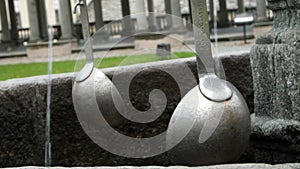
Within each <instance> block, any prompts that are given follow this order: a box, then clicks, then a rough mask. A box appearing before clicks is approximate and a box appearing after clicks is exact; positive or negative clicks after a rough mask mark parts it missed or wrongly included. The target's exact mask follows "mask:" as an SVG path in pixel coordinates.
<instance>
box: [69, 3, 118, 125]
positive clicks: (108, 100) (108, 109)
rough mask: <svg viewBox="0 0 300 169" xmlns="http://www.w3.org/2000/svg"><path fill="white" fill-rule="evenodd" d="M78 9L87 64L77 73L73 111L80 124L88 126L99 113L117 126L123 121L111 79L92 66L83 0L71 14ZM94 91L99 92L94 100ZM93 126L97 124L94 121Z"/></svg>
mask: <svg viewBox="0 0 300 169" xmlns="http://www.w3.org/2000/svg"><path fill="white" fill-rule="evenodd" d="M78 7H80V16H81V21H82V32H83V38H84V41H85V45H84V51H85V56H86V64H85V66H84V67H83V68H82V69H81V70H80V72H78V73H77V75H76V77H75V81H74V83H73V89H72V96H73V104H74V108H75V110H76V112H79V113H77V116H78V119H85V120H84V121H83V120H81V121H80V123H81V124H82V125H90V123H91V122H93V121H94V120H95V118H94V116H95V114H97V113H98V111H101V113H102V115H103V116H104V117H106V119H105V120H106V121H107V122H108V123H109V124H110V125H111V126H118V125H119V124H120V123H121V122H122V117H121V116H120V115H119V113H118V110H117V109H116V107H115V106H114V104H113V101H112V100H113V99H112V93H113V94H115V95H117V96H119V95H118V92H117V90H116V88H115V86H114V85H113V83H112V82H111V80H110V79H109V78H108V77H106V75H105V74H104V73H103V72H101V71H100V70H99V69H97V68H95V67H94V57H93V47H92V38H91V37H90V28H89V18H88V9H87V4H86V0H79V1H78V2H77V3H76V4H75V6H74V13H76V12H77V8H78ZM96 91H99V92H98V93H97V97H96ZM117 98H119V97H117ZM95 106H97V107H95ZM95 123H97V122H96V121H95ZM86 128H88V126H86Z"/></svg>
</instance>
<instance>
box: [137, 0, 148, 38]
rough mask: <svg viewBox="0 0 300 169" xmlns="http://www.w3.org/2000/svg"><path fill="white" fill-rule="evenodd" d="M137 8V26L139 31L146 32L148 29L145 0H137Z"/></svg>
mask: <svg viewBox="0 0 300 169" xmlns="http://www.w3.org/2000/svg"><path fill="white" fill-rule="evenodd" d="M135 9H136V11H137V16H136V20H137V27H138V31H139V32H144V31H146V30H147V29H148V23H147V16H146V7H145V0H139V1H136V4H135Z"/></svg>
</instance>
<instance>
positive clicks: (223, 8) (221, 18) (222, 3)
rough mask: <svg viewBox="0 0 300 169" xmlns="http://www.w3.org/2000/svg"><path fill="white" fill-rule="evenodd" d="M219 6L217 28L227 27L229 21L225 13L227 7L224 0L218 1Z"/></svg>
mask: <svg viewBox="0 0 300 169" xmlns="http://www.w3.org/2000/svg"><path fill="white" fill-rule="evenodd" d="M219 5H220V12H219V17H218V18H219V26H220V27H228V26H229V20H228V12H227V5H226V0H219Z"/></svg>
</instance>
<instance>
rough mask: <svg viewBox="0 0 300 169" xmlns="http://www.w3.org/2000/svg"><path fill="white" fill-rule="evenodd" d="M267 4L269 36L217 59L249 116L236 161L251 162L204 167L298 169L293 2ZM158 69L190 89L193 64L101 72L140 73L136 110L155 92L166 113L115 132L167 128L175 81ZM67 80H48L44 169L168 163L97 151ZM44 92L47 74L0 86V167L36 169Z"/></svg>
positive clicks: (40, 159)
mask: <svg viewBox="0 0 300 169" xmlns="http://www.w3.org/2000/svg"><path fill="white" fill-rule="evenodd" d="M268 2H269V7H270V8H271V9H272V10H273V11H274V14H275V18H274V26H273V28H272V30H270V31H269V32H267V33H264V34H263V35H261V36H260V37H258V38H257V40H256V45H254V46H253V48H252V50H251V53H250V54H243V55H233V56H222V57H221V62H222V63H223V66H224V70H225V73H226V76H227V80H228V81H230V82H231V83H232V84H233V85H235V86H236V87H237V88H238V89H239V91H240V92H241V94H242V96H243V97H244V98H245V100H246V102H247V104H248V107H249V109H250V113H251V114H252V123H251V127H252V134H251V140H250V143H251V144H250V146H249V147H248V149H247V150H246V151H245V152H244V154H243V155H242V157H241V158H240V159H239V160H237V161H236V163H251V164H226V165H219V166H213V167H211V166H210V168H299V167H300V166H299V164H297V162H298V161H299V160H300V155H299V154H300V148H299V147H300V146H299V145H300V86H299V84H300V80H299V79H300V78H299V77H300V72H299V71H300V68H299V65H300V57H299V56H300V50H299V49H300V48H299V25H300V23H299V20H300V18H299V16H300V13H299V11H300V2H299V0H268ZM250 60H251V61H250ZM183 65H188V67H189V68H190V69H191V71H192V72H193V74H194V76H195V77H193V78H190V77H186V76H185V74H180V70H181V68H182V66H183ZM162 67H163V68H165V69H169V70H171V71H176V72H179V74H180V77H181V80H182V81H183V82H186V83H185V84H186V85H185V88H184V91H183V93H184V94H186V93H187V92H188V91H189V90H191V89H192V88H193V87H194V86H195V85H196V84H197V68H196V61H195V59H194V58H193V59H179V60H171V61H162V62H157V63H146V64H139V65H132V66H124V67H122V68H121V69H122V71H117V70H116V68H110V69H104V70H103V72H104V73H105V75H107V76H108V77H109V78H110V79H112V76H113V75H114V76H115V74H114V73H115V72H116V73H117V75H118V76H127V75H128V74H132V73H134V72H140V73H139V74H138V75H137V76H136V77H135V78H134V79H133V81H132V84H131V89H132V90H131V93H130V97H131V100H133V102H134V106H135V107H138V108H139V109H147V106H148V100H147V99H145V98H148V95H149V91H151V90H152V89H155V88H157V87H158V86H159V88H160V89H161V90H163V91H164V92H165V93H166V97H167V99H168V103H167V107H166V110H165V111H164V113H163V115H162V116H161V117H159V119H158V120H157V121H155V122H153V123H151V124H150V125H136V124H134V123H127V124H124V125H122V126H119V127H118V128H117V130H118V131H119V132H122V133H125V134H127V135H130V136H132V137H149V136H153V135H156V134H159V133H161V132H162V131H165V130H166V129H167V125H168V122H169V119H170V117H171V115H172V113H173V111H174V109H175V108H176V106H177V104H178V103H179V101H180V100H181V93H180V91H179V89H178V86H177V84H176V82H175V81H174V80H173V79H172V78H171V77H170V76H169V75H168V74H167V73H165V72H162V71H159V69H160V68H162ZM73 77H74V74H73V73H70V74H61V75H53V78H52V103H51V105H52V107H51V110H52V112H51V121H52V123H51V124H52V126H51V129H52V131H51V141H52V165H54V166H119V165H122V166H153V165H159V166H169V165H170V164H171V163H170V161H169V158H168V155H167V153H164V154H161V155H158V156H154V157H151V158H146V159H133V158H124V157H120V156H117V155H114V154H111V153H109V152H107V151H105V150H103V149H102V148H100V147H98V146H97V145H96V144H95V143H94V142H93V141H91V140H90V139H89V137H88V136H87V135H86V134H85V132H84V131H83V129H82V128H81V126H80V124H79V121H78V119H77V117H76V113H75V111H74V107H73V103H72V95H71V93H72V79H73ZM150 77H151V78H150ZM145 82H147V83H146V85H145ZM46 93H47V76H38V77H31V78H23V79H13V80H8V81H4V82H1V83H0V167H16V166H43V165H44V149H45V147H44V140H45V132H44V129H45V110H46ZM141 93H142V94H141ZM256 163H266V164H256ZM279 163H293V164H279ZM271 164H278V165H271ZM29 168H30V167H29ZM32 168H36V167H32ZM128 168H130V167H128ZM171 168H172V167H171ZM173 168H174V167H173ZM175 168H178V167H175ZM204 168H208V167H204Z"/></svg>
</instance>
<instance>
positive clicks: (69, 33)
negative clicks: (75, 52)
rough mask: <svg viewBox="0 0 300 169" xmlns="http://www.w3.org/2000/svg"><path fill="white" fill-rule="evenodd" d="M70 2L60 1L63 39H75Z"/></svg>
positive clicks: (68, 0) (66, 0) (67, 0)
mask: <svg viewBox="0 0 300 169" xmlns="http://www.w3.org/2000/svg"><path fill="white" fill-rule="evenodd" d="M71 14H72V11H71V3H70V0H59V22H60V27H61V35H62V36H61V39H72V38H73V21H72V16H71Z"/></svg>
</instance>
